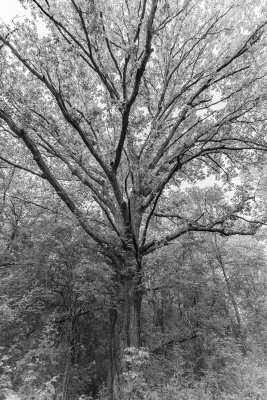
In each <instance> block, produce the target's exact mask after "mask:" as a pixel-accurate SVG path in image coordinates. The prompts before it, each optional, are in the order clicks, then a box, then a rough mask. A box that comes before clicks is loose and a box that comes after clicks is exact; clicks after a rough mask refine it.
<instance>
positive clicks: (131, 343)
mask: <svg viewBox="0 0 267 400" xmlns="http://www.w3.org/2000/svg"><path fill="white" fill-rule="evenodd" d="M126 271H127V270H126ZM140 285H141V277H140V274H139V272H138V270H137V269H136V270H135V271H134V272H133V269H132V265H131V268H130V269H129V270H128V274H124V275H118V276H117V277H116V281H115V286H116V289H115V295H113V301H112V305H111V308H110V311H109V317H110V346H109V358H110V360H109V361H110V369H109V378H108V387H109V393H110V400H118V398H119V382H118V380H119V376H120V374H121V373H122V358H123V352H124V349H125V348H127V347H140V346H141V304H142V292H141V290H140Z"/></svg>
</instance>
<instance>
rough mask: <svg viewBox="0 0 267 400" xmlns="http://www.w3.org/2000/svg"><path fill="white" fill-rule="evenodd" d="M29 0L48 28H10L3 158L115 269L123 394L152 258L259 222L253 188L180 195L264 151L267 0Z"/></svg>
mask: <svg viewBox="0 0 267 400" xmlns="http://www.w3.org/2000/svg"><path fill="white" fill-rule="evenodd" d="M23 3H24V4H27V5H29V6H30V7H31V9H32V12H33V15H34V17H35V18H36V19H37V21H38V19H39V18H41V19H44V20H45V21H46V32H45V33H44V34H43V35H40V33H38V30H37V28H36V23H35V22H34V20H30V21H28V22H27V23H21V24H20V23H17V24H16V25H15V27H14V29H12V28H10V27H8V26H4V25H2V26H1V34H0V41H1V43H2V46H1V55H2V57H1V61H0V63H1V99H0V119H1V145H2V152H1V160H2V161H3V162H4V163H6V164H9V165H11V166H13V167H17V168H21V169H24V170H26V171H28V172H30V173H31V174H33V175H35V177H37V178H39V179H43V180H45V181H47V182H48V183H49V184H50V185H51V186H52V188H53V189H54V190H55V192H56V193H57V194H58V196H59V197H60V198H61V200H62V201H63V203H65V205H66V206H67V207H68V209H69V210H70V211H71V213H72V214H73V215H75V217H76V218H77V220H78V221H79V223H80V225H81V227H82V228H83V229H84V231H85V232H86V233H87V236H88V243H90V244H91V243H92V241H94V242H95V243H96V245H97V252H98V253H99V254H101V255H102V256H104V257H105V258H106V262H107V263H108V264H109V266H110V267H111V268H112V270H113V275H112V278H111V280H112V282H113V284H114V285H113V291H112V295H111V297H110V298H111V300H110V309H109V318H110V331H111V333H110V353H109V354H110V378H109V380H110V390H111V398H113V399H117V398H118V375H119V373H120V372H121V357H122V351H123V349H124V348H125V347H127V346H128V347H129V346H140V345H141V344H142V340H141V302H142V293H143V287H142V283H143V282H142V277H143V258H144V257H146V256H147V255H148V254H150V253H152V252H154V251H155V250H158V249H159V248H160V247H162V246H165V245H168V244H169V243H170V242H173V241H174V240H176V239H178V238H180V237H181V236H183V235H184V234H186V233H188V232H217V233H220V234H222V235H226V236H230V235H235V234H245V235H248V234H253V233H255V231H256V229H257V228H258V227H259V226H260V224H261V223H262V222H263V219H262V215H261V213H260V212H259V211H258V209H257V208H256V206H255V204H256V203H255V202H253V201H254V200H255V196H254V193H253V194H252V193H251V191H249V190H243V189H242V190H241V189H238V188H237V189H236V191H235V193H234V195H232V196H231V197H230V201H229V196H228V197H227V196H226V198H225V199H222V198H220V199H219V197H220V196H221V195H222V191H220V190H218V191H217V193H215V194H214V196H215V199H218V200H220V201H219V204H218V205H216V206H211V205H209V204H208V203H207V201H206V200H207V199H206V198H205V197H202V198H200V202H201V205H193V206H192V207H191V208H190V207H189V205H188V204H183V202H179V201H177V198H179V192H180V190H181V184H182V182H184V181H186V180H191V181H193V182H194V181H195V182H196V181H197V180H198V179H201V178H204V177H206V176H209V175H210V174H213V173H215V174H219V173H220V172H222V173H223V174H222V176H223V177H224V178H222V179H225V180H228V181H231V179H232V178H233V177H235V176H236V174H237V173H238V172H239V171H240V170H241V169H246V168H248V167H249V165H250V164H251V163H256V162H260V161H262V159H263V157H262V152H263V151H265V150H266V139H265V133H264V132H265V115H264V113H263V110H264V107H265V98H266V79H265V74H266V65H265V59H266V34H265V26H266V18H265V17H264V14H265V10H264V7H263V5H261V3H259V4H258V3H257V4H255V3H254V2H253V4H251V2H249V1H247V2H246V6H244V3H242V7H243V8H242V9H241V8H240V5H239V4H238V3H237V2H236V3H234V4H231V3H230V2H228V1H224V2H223V4H222V3H221V2H218V3H214V2H212V3H211V2H206V1H200V2H199V1H193V0H191V1H190V0H187V1H186V0H185V1H182V2H176V1H169V2H168V1H163V2H161V1H158V0H151V1H146V0H143V1H141V0H140V1H133V2H131V4H130V3H129V2H127V1H118V2H116V4H115V5H114V4H112V2H110V1H105V2H102V1H100V2H98V3H97V4H96V3H95V2H94V1H89V2H88V1H82V0H70V1H67V0H66V1H54V2H53V4H52V3H51V4H50V2H49V1H46V0H45V1H42V0H40V1H38V0H31V1H25V2H23ZM243 9H245V10H246V13H244V12H243V11H242V10H243ZM259 15H260V16H263V17H262V18H260V20H259ZM237 16H238V18H237ZM13 148H16V154H14V153H13V151H12V150H13ZM247 207H250V217H249V218H247V214H246V213H247ZM183 211H185V213H184V212H183ZM166 218H171V219H172V221H173V222H172V224H170V223H167V222H166ZM159 219H162V220H163V222H160V223H159V225H158V220H159ZM252 221H254V224H251V222H252ZM192 301H193V300H192ZM162 329H163V326H162Z"/></svg>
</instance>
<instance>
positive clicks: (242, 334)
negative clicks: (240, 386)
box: [215, 236, 247, 356]
mask: <svg viewBox="0 0 267 400" xmlns="http://www.w3.org/2000/svg"><path fill="white" fill-rule="evenodd" d="M215 244H216V248H215V250H216V258H217V261H218V263H219V265H220V267H221V270H222V273H223V277H224V281H225V284H226V288H227V293H228V296H229V299H230V302H231V304H232V306H233V309H234V312H235V318H236V323H237V328H238V332H237V336H238V338H239V339H240V341H241V351H242V353H243V355H244V356H246V355H247V346H246V337H245V332H244V329H243V326H242V320H241V315H240V312H239V308H238V304H237V302H236V300H235V297H234V295H233V292H232V289H231V284H230V280H229V278H228V275H227V271H226V266H225V264H224V261H223V258H222V255H221V253H220V251H219V248H218V244H217V239H216V236H215Z"/></svg>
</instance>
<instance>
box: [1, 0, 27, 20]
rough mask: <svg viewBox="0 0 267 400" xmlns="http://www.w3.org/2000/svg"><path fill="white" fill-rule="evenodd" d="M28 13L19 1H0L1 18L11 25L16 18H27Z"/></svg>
mask: <svg viewBox="0 0 267 400" xmlns="http://www.w3.org/2000/svg"><path fill="white" fill-rule="evenodd" d="M26 14H27V12H26V10H25V9H24V8H23V7H22V5H21V4H20V3H19V2H18V0H0V18H1V19H2V20H3V21H4V22H5V23H10V22H11V21H12V18H14V17H16V16H26Z"/></svg>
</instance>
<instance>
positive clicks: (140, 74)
mask: <svg viewBox="0 0 267 400" xmlns="http://www.w3.org/2000/svg"><path fill="white" fill-rule="evenodd" d="M157 4H158V0H152V5H151V10H150V15H149V18H148V22H147V31H146V44H145V49H144V54H143V56H142V59H141V62H140V66H139V67H138V68H137V71H136V75H135V81H134V86H133V89H132V93H131V96H130V98H129V100H126V103H125V106H124V110H123V113H122V124H121V132H120V138H119V142H118V145H117V149H116V155H115V161H114V164H113V170H114V171H115V172H116V171H117V169H118V167H119V164H120V160H121V155H122V151H123V146H124V142H125V139H126V135H127V129H128V124H129V116H130V111H131V108H132V106H133V104H134V102H135V100H136V97H137V95H138V93H139V88H140V84H141V80H142V77H143V74H144V72H145V69H146V65H147V62H148V60H149V57H150V55H151V52H152V48H151V43H152V37H153V21H154V18H155V14H156V10H157Z"/></svg>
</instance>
